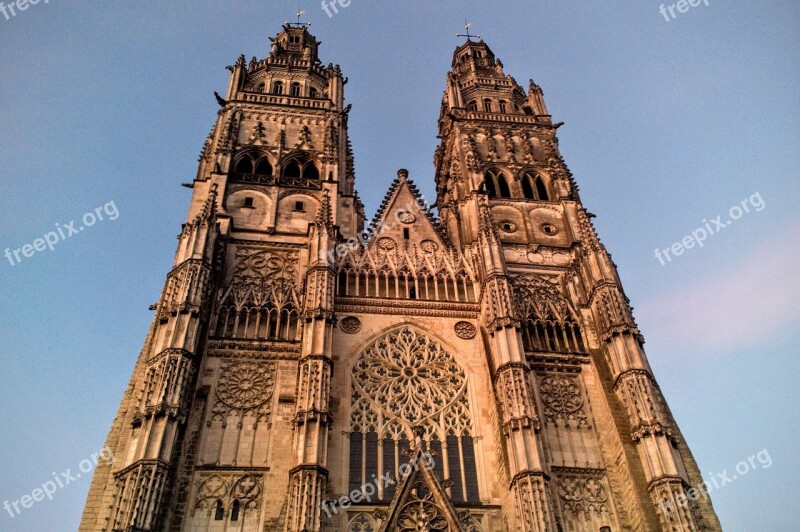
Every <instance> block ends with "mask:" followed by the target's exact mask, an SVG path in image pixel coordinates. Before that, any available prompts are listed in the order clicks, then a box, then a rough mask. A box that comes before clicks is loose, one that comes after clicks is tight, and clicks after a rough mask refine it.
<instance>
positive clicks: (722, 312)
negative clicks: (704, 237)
mask: <svg viewBox="0 0 800 532" xmlns="http://www.w3.org/2000/svg"><path fill="white" fill-rule="evenodd" d="M798 242H800V221H799V222H797V223H795V224H793V225H791V226H789V227H788V229H787V231H786V232H785V233H783V234H779V235H775V238H773V239H771V240H769V241H767V242H765V243H764V244H763V245H762V246H760V247H758V248H753V249H751V250H750V251H749V252H748V253H747V254H746V255H745V256H744V257H743V258H742V260H741V261H740V262H738V263H736V264H729V265H726V267H725V271H724V273H714V274H713V275H710V276H708V277H706V278H703V279H697V280H696V281H695V282H693V283H691V284H688V285H682V286H681V287H680V288H679V289H678V290H677V291H675V292H670V293H667V294H664V295H663V296H660V297H657V298H656V299H654V300H651V301H648V302H646V303H644V304H643V305H639V306H638V307H637V309H636V315H637V316H638V317H639V318H640V319H641V322H642V325H643V329H644V330H643V332H644V333H645V337H646V338H647V339H648V341H650V342H652V343H655V344H659V345H669V346H673V348H674V349H676V350H677V351H679V352H681V353H684V354H697V353H699V352H708V351H710V350H714V351H716V352H719V351H728V350H732V349H738V348H744V347H748V346H753V345H755V344H757V343H761V342H763V341H765V340H766V339H768V338H770V335H773V336H771V338H772V339H782V338H784V337H787V336H788V335H790V334H793V333H795V332H796V327H794V325H795V324H796V323H797V322H798V320H800V272H798V268H800V245H798Z"/></svg>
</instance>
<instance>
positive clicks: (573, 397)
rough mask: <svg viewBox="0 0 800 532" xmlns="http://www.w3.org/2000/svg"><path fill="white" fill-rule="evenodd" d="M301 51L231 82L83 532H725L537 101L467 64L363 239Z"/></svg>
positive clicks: (349, 170) (488, 65)
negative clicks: (430, 192) (424, 159)
mask: <svg viewBox="0 0 800 532" xmlns="http://www.w3.org/2000/svg"><path fill="white" fill-rule="evenodd" d="M318 46H319V42H318V41H317V40H316V39H315V37H314V36H313V35H311V34H310V33H309V32H308V29H307V27H306V26H305V25H302V24H286V25H285V26H284V27H283V29H282V31H281V32H280V33H279V34H278V35H277V36H276V37H275V38H273V39H272V49H271V51H270V53H269V56H268V57H267V58H266V59H261V60H259V59H256V58H255V57H254V58H253V59H252V60H251V61H249V62H248V61H247V60H246V59H245V57H244V56H242V57H240V58H239V59H238V60H237V61H236V63H235V64H234V65H233V66H230V67H228V69H229V70H230V72H231V76H230V84H229V86H228V90H227V93H226V96H225V97H224V98H223V97H222V96H218V100H219V104H220V110H219V112H218V115H217V120H216V122H215V124H214V127H213V129H212V131H211V134H210V135H209V137H208V139H207V140H206V142H205V145H204V146H203V149H202V152H201V154H200V165H199V169H198V171H197V176H196V179H195V180H194V182H193V185H192V188H193V192H192V199H191V204H190V206H189V213H188V216H187V219H186V223H185V224H184V225H183V227H182V229H181V232H180V235H179V236H178V249H177V252H176V254H175V261H174V263H173V265H172V269H171V270H170V272H169V274H168V275H167V279H166V283H165V285H164V289H163V292H162V294H161V297H160V299H159V301H158V304H157V305H156V306H155V317H154V319H153V323H152V326H151V327H150V330H149V332H148V334H147V337H146V340H145V342H144V348H143V349H142V352H141V354H140V355H139V358H138V360H137V361H136V365H135V368H134V370H133V376H132V378H131V380H130V384H129V385H128V388H127V390H126V391H125V394H124V396H123V398H122V403H121V405H120V408H119V412H118V414H117V416H116V418H115V419H114V422H113V425H112V428H111V431H110V434H109V436H108V440H107V446H108V447H109V449H110V450H111V451H112V452H113V454H114V460H113V463H109V464H106V465H102V464H101V465H100V466H99V467H98V469H97V470H96V472H95V475H94V479H93V481H92V485H91V489H90V492H89V497H88V500H87V503H86V508H85V511H84V514H83V519H82V522H81V526H80V530H81V531H85V532H100V531H103V532H110V531H117V532H144V531H175V532H178V531H185V532H200V531H203V532H216V531H220V532H221V531H229V532H233V531H241V532H256V531H258V532H262V531H263V532H266V531H286V532H300V531H306V532H316V531H342V532H345V531H346V532H377V531H485V532H494V531H521V532H522V531H524V532H534V531H535V532H545V531H548V532H549V531H580V532H583V531H594V532H617V531H626V530H631V531H656V530H669V531H698V530H720V524H719V521H718V520H717V517H716V515H715V514H714V510H713V508H712V506H711V502H710V501H709V499H708V495H707V494H706V493H705V492H703V491H702V490H699V489H697V488H698V487H699V486H701V482H702V478H701V475H700V472H699V470H698V467H697V465H696V464H695V461H694V459H693V458H692V455H691V453H690V451H689V448H688V447H687V445H686V442H685V440H684V439H683V437H682V435H681V433H680V430H679V429H678V426H677V425H676V423H675V420H674V418H673V416H672V414H671V413H670V410H669V408H668V407H667V404H666V402H665V401H664V398H663V396H662V394H661V392H660V390H659V387H658V384H657V383H656V380H655V378H654V377H653V374H652V371H651V369H650V366H649V364H648V362H647V358H646V356H645V353H644V349H643V347H642V346H643V344H644V339H643V337H642V335H641V333H640V332H639V330H638V328H637V326H636V323H635V321H634V319H633V316H632V315H631V307H630V306H629V303H628V299H627V297H626V296H625V293H624V291H623V289H622V286H621V285H620V280H619V277H618V276H617V272H616V268H615V265H614V263H613V262H612V261H611V257H610V255H609V254H608V252H607V251H606V249H605V248H604V246H603V244H602V243H601V242H600V240H599V239H598V237H597V234H596V233H595V230H594V228H593V226H592V223H591V221H590V220H591V218H592V215H591V214H590V213H589V212H587V211H586V209H585V208H584V207H583V205H582V204H581V201H580V197H579V194H578V187H577V185H576V183H575V181H574V179H573V177H572V175H571V173H570V171H569V169H568V168H567V166H566V165H565V164H564V160H563V159H562V157H561V155H560V154H559V150H558V141H557V138H556V130H557V129H558V127H559V125H560V124H553V123H552V121H551V118H550V115H549V114H548V111H547V107H546V106H545V103H544V100H543V97H542V90H541V89H540V88H539V87H538V86H537V85H536V84H534V83H533V82H532V81H531V83H530V86H529V88H528V90H527V91H525V90H524V89H523V88H522V87H520V86H519V85H518V84H517V82H516V81H515V80H514V78H512V77H511V76H508V75H506V74H505V73H504V72H503V65H502V63H501V62H500V61H499V60H498V59H497V58H496V57H495V56H494V54H493V53H492V51H491V50H490V49H489V47H488V46H487V45H486V44H485V43H484V42H483V41H479V42H476V41H474V40H472V39H467V42H466V43H465V44H463V45H462V46H459V47H458V48H457V49H456V51H455V53H454V55H453V63H452V68H451V70H450V72H449V73H448V74H447V83H446V88H445V91H444V95H443V98H442V107H441V114H440V116H439V137H440V138H441V144H440V146H439V147H438V148H437V150H436V153H435V156H434V165H435V180H436V199H435V203H432V204H428V203H427V202H426V200H425V198H423V197H422V196H421V195H420V193H419V192H418V191H417V189H416V187H415V186H414V184H413V183H412V181H411V180H410V179H409V176H408V172H406V171H404V170H400V171H399V172H398V174H397V178H396V179H394V181H393V182H392V183H391V185H390V186H389V191H388V193H387V194H386V197H385V199H384V201H383V203H382V204H381V206H380V208H379V209H378V212H377V214H376V215H375V218H374V219H373V221H372V222H371V224H368V225H365V219H364V207H363V204H362V202H361V201H360V200H359V197H358V194H357V192H356V190H355V171H354V163H353V152H352V149H351V146H350V142H349V140H348V113H349V111H350V106H349V105H345V100H344V87H345V85H346V84H347V78H345V77H344V76H343V75H342V72H341V70H340V69H339V67H338V66H334V65H328V66H324V65H323V64H322V63H321V61H320V60H319V59H318ZM433 211H435V212H436V213H437V216H434V214H433Z"/></svg>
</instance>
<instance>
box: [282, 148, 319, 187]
mask: <svg viewBox="0 0 800 532" xmlns="http://www.w3.org/2000/svg"><path fill="white" fill-rule="evenodd" d="M280 175H281V177H283V178H285V179H306V180H313V181H319V179H320V175H321V172H320V165H318V164H317V161H316V160H315V158H314V157H312V156H311V154H309V153H308V152H305V151H300V150H296V151H294V152H292V153H290V154H288V155H286V156H285V157H284V158H283V159H282V160H281V164H280Z"/></svg>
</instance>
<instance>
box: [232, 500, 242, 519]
mask: <svg viewBox="0 0 800 532" xmlns="http://www.w3.org/2000/svg"><path fill="white" fill-rule="evenodd" d="M240 509H241V504H239V501H238V500H236V501H233V506H231V521H238V520H239V510H240Z"/></svg>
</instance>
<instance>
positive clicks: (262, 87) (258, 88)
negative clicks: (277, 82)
mask: <svg viewBox="0 0 800 532" xmlns="http://www.w3.org/2000/svg"><path fill="white" fill-rule="evenodd" d="M266 88H267V86H266V85H265V84H264V83H259V84H258V85H257V86H256V92H264V89H266Z"/></svg>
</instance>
